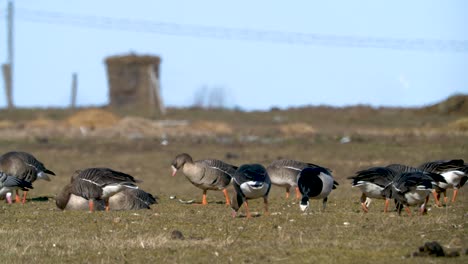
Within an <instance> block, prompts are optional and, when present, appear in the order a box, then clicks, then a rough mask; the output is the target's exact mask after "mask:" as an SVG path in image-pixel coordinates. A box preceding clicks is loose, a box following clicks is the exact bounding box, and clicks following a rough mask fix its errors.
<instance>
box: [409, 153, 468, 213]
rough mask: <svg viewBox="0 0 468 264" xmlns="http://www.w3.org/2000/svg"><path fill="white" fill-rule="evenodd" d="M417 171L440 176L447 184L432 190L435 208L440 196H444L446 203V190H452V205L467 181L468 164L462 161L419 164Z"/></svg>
mask: <svg viewBox="0 0 468 264" xmlns="http://www.w3.org/2000/svg"><path fill="white" fill-rule="evenodd" d="M418 168H419V169H421V170H423V171H428V172H434V173H438V174H440V175H442V176H443V177H444V178H445V180H446V181H447V183H441V184H439V186H438V187H437V188H436V189H435V190H434V192H433V194H434V199H435V202H436V205H437V206H441V204H440V200H439V199H440V194H441V193H443V194H444V202H445V203H447V202H448V197H447V189H453V197H452V203H454V202H455V199H456V198H457V194H458V190H459V189H460V188H461V187H463V185H465V183H466V181H467V180H468V164H465V161H463V160H462V159H457V160H436V161H430V162H426V163H423V164H421V165H420V166H419V167H418Z"/></svg>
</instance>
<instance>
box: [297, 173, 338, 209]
mask: <svg viewBox="0 0 468 264" xmlns="http://www.w3.org/2000/svg"><path fill="white" fill-rule="evenodd" d="M297 185H298V187H299V191H300V193H301V194H302V199H301V202H300V204H299V206H300V208H301V211H305V210H307V209H308V208H309V199H323V209H325V208H326V206H327V201H328V195H329V194H330V193H331V191H332V189H336V185H338V183H337V182H336V181H334V180H333V176H332V175H331V173H330V171H329V170H327V169H325V168H321V167H317V168H305V169H303V170H302V171H301V172H300V173H299V176H298V178H297Z"/></svg>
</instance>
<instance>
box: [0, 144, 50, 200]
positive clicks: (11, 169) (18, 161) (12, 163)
mask: <svg viewBox="0 0 468 264" xmlns="http://www.w3.org/2000/svg"><path fill="white" fill-rule="evenodd" d="M0 172H4V173H6V174H8V175H10V176H13V177H16V178H18V179H20V180H23V181H26V182H29V183H33V182H35V181H36V180H37V179H43V180H46V181H50V178H49V176H48V175H47V174H49V175H55V173H54V172H53V171H51V170H48V169H47V168H46V167H45V166H44V164H43V163H42V162H40V161H39V160H37V159H36V158H35V157H34V156H33V155H31V154H29V153H27V152H21V151H11V152H7V153H5V154H3V155H2V156H0ZM27 194H28V191H27V190H23V199H22V201H21V199H20V197H19V195H18V189H16V196H15V201H16V202H17V203H19V202H22V203H23V204H24V203H25V202H26V196H27Z"/></svg>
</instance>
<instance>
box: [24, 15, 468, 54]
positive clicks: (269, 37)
mask: <svg viewBox="0 0 468 264" xmlns="http://www.w3.org/2000/svg"><path fill="white" fill-rule="evenodd" d="M16 13H17V14H16V18H17V19H20V20H25V21H31V22H39V23H47V24H53V25H68V26H75V27H87V28H94V29H100V30H121V31H131V32H142V33H153V34H162V35H171V36H181V37H195V38H213V39H223V40H244V41H255V42H269V43H282V44H299V45H311V46H333V47H352V48H378V49H393V50H414V51H426V52H468V41H467V40H443V39H423V38H418V39H405V38H382V37H363V36H352V35H333V34H315V33H297V32H286V31H277V30H254V29H245V28H229V27H215V26H202V25H189V24H177V23H166V22H157V21H150V20H137V19H127V18H112V17H100V16H89V15H76V14H65V13H60V12H49V11H39V10H30V9H24V8H18V9H17V11H16Z"/></svg>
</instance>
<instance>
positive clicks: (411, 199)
mask: <svg viewBox="0 0 468 264" xmlns="http://www.w3.org/2000/svg"><path fill="white" fill-rule="evenodd" d="M431 192H432V191H431V190H428V189H426V190H415V191H411V192H407V193H405V198H406V201H407V202H408V204H409V205H419V204H422V203H424V201H425V199H426V197H427V196H428V195H429V194H431Z"/></svg>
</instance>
